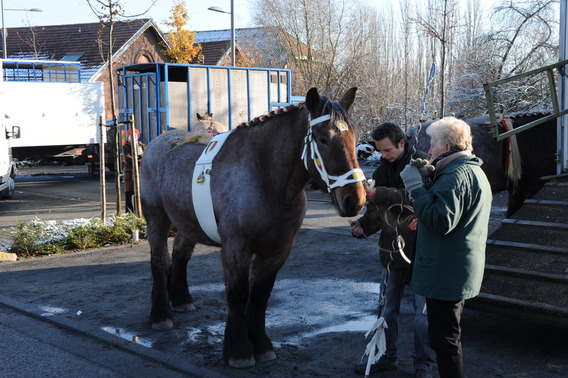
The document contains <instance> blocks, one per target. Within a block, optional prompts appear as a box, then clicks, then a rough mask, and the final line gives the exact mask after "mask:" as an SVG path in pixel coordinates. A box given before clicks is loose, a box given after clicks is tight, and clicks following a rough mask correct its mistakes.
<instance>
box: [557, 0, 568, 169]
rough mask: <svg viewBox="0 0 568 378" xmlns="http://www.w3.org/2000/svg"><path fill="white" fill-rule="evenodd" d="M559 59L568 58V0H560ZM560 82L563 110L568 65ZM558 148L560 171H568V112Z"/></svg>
mask: <svg viewBox="0 0 568 378" xmlns="http://www.w3.org/2000/svg"><path fill="white" fill-rule="evenodd" d="M559 45H560V46H559V50H560V51H559V55H560V56H559V60H560V61H565V60H567V59H568V0H561V1H560V40H559ZM562 72H563V74H562V75H561V77H560V82H559V97H560V99H559V101H560V107H561V109H562V110H564V109H568V67H566V66H565V67H564V70H563V71H562ZM558 150H559V154H560V156H559V170H558V173H566V172H568V114H566V115H563V116H562V117H560V118H559V121H558Z"/></svg>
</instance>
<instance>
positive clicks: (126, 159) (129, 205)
mask: <svg viewBox="0 0 568 378" xmlns="http://www.w3.org/2000/svg"><path fill="white" fill-rule="evenodd" d="M134 135H135V139H136V148H137V149H136V153H137V154H138V168H140V161H141V160H142V155H144V150H145V149H146V145H145V144H144V143H142V142H140V141H139V140H138V138H140V132H139V131H138V129H134ZM122 171H123V173H124V196H125V198H124V202H125V204H126V212H127V213H133V212H135V209H134V173H133V167H132V147H131V145H130V129H129V130H128V131H127V132H126V142H125V143H124V145H123V146H122ZM138 172H140V170H139V171H138Z"/></svg>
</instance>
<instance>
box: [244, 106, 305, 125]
mask: <svg viewBox="0 0 568 378" xmlns="http://www.w3.org/2000/svg"><path fill="white" fill-rule="evenodd" d="M303 107H304V103H303V102H300V103H299V104H294V105H288V106H285V107H282V108H278V109H275V110H273V111H271V112H270V113H267V114H263V115H261V116H258V117H254V118H253V119H252V120H250V121H248V122H243V123H241V124H239V125H237V128H238V127H251V126H258V125H260V124H261V123H264V122H266V121H268V120H269V119H272V118H274V117H278V116H281V115H283V114H286V113H289V112H292V111H295V110H298V109H301V108H303Z"/></svg>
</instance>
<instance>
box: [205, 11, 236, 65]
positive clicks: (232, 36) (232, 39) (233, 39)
mask: <svg viewBox="0 0 568 378" xmlns="http://www.w3.org/2000/svg"><path fill="white" fill-rule="evenodd" d="M207 9H209V10H211V11H213V12H219V13H226V14H230V15H231V65H232V66H233V67H235V66H236V64H235V0H231V11H230V12H227V11H226V10H223V9H221V8H219V7H209V8H207Z"/></svg>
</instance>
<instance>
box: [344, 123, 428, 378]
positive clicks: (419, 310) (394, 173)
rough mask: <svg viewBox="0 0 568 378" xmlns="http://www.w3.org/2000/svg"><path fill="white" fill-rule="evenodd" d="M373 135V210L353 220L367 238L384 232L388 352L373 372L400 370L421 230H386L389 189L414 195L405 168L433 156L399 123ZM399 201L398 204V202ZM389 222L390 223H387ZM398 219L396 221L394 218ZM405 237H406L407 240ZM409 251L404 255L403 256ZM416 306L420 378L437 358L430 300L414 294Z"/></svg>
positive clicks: (383, 311)
mask: <svg viewBox="0 0 568 378" xmlns="http://www.w3.org/2000/svg"><path fill="white" fill-rule="evenodd" d="M372 137H373V140H374V141H375V146H376V148H377V150H378V151H379V152H380V153H381V163H380V165H379V167H378V168H377V169H376V170H375V172H374V173H373V182H374V185H373V186H374V187H373V188H371V189H367V200H368V201H367V210H366V212H365V215H364V216H363V217H361V218H359V219H358V220H356V221H354V222H352V223H351V233H352V234H353V236H355V237H364V236H369V235H372V234H374V233H375V232H378V231H381V235H380V237H379V256H380V259H381V264H382V271H381V274H382V278H381V285H380V303H379V316H382V317H383V318H384V319H385V321H386V323H387V327H388V328H387V329H386V331H385V335H386V348H387V349H386V352H385V354H384V355H383V356H382V357H381V358H380V360H379V361H378V362H377V363H375V364H373V365H372V366H371V372H377V371H381V370H395V369H396V366H397V348H396V341H397V338H398V316H399V313H400V302H401V299H402V296H403V294H404V288H405V285H406V284H407V283H408V281H409V278H410V273H411V267H410V264H409V262H408V261H409V260H412V259H413V257H414V241H415V239H416V232H415V229H414V230H413V229H411V228H409V224H408V223H406V224H404V225H403V224H401V225H398V226H397V225H396V224H395V226H396V227H395V230H394V232H392V231H393V230H392V229H389V230H387V229H385V228H386V227H385V222H384V218H385V212H386V210H387V209H386V206H385V205H384V202H385V196H386V195H387V193H389V192H392V190H396V191H398V192H399V194H398V196H395V197H393V196H392V195H391V197H392V198H399V200H398V201H399V203H400V201H402V202H403V203H404V201H405V200H404V199H405V198H408V196H407V195H406V192H405V190H404V183H403V181H402V179H401V177H400V172H401V171H402V170H403V169H404V167H405V166H406V165H407V164H408V163H409V162H410V160H411V159H417V158H422V159H427V158H428V157H429V156H428V155H427V154H425V153H424V152H421V151H415V150H414V149H413V148H412V147H411V146H410V145H409V144H408V142H407V140H406V136H405V135H404V131H403V130H402V129H401V128H400V127H399V126H398V125H396V124H394V123H390V122H386V123H382V124H380V125H379V126H377V128H376V129H375V130H374V131H373V134H372ZM395 205H396V204H395ZM387 223H389V222H387ZM391 224H392V222H391ZM401 238H403V240H401ZM403 254H404V256H403ZM413 306H414V312H415V314H414V346H415V348H414V353H413V354H412V357H413V359H414V369H415V372H416V376H417V377H427V376H430V375H431V369H432V367H431V365H432V362H433V359H432V357H431V354H432V352H431V350H430V347H429V343H428V324H427V319H426V308H425V299H424V297H422V296H420V295H416V294H414V295H413ZM365 367H366V366H365V364H359V365H357V366H356V368H355V370H356V371H357V372H358V373H361V374H363V373H364V372H365Z"/></svg>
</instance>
